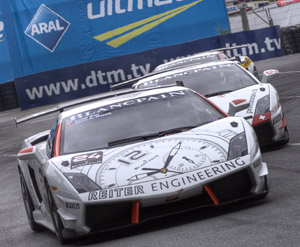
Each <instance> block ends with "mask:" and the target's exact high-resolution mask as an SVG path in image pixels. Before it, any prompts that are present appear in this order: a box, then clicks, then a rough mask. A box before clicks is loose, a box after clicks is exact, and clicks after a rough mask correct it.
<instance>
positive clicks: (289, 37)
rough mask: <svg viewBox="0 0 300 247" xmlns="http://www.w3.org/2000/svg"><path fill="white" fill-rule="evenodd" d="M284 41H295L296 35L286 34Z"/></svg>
mask: <svg viewBox="0 0 300 247" xmlns="http://www.w3.org/2000/svg"><path fill="white" fill-rule="evenodd" d="M284 39H285V40H293V39H294V35H293V34H292V33H289V34H286V35H284Z"/></svg>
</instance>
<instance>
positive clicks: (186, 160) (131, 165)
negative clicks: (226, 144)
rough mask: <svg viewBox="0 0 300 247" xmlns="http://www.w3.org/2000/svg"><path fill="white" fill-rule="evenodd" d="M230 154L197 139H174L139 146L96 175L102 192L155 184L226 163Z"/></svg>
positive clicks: (108, 163) (116, 157) (112, 161)
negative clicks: (155, 181)
mask: <svg viewBox="0 0 300 247" xmlns="http://www.w3.org/2000/svg"><path fill="white" fill-rule="evenodd" d="M226 159H227V153H226V151H225V150H224V149H223V148H222V147H221V146H220V145H218V144H216V143H214V142H212V141H209V140H205V139H197V138H183V137H178V138H170V139H160V140H152V141H149V142H146V143H141V144H137V145H134V146H131V147H129V148H128V149H125V150H124V151H122V152H120V153H118V154H116V155H114V156H113V157H111V158H110V159H109V160H107V161H106V162H104V163H103V164H102V165H101V166H100V169H99V170H98V172H97V175H96V182H97V183H98V184H99V185H100V186H101V188H102V189H108V188H113V187H118V186H126V185H131V184H137V183H143V182H148V181H154V180H158V179H165V178H168V177H173V176H176V175H178V174H183V173H187V172H191V171H194V170H197V169H200V168H203V167H206V166H211V165H214V164H218V163H220V162H224V161H226Z"/></svg>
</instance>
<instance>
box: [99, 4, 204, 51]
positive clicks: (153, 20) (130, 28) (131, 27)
mask: <svg viewBox="0 0 300 247" xmlns="http://www.w3.org/2000/svg"><path fill="white" fill-rule="evenodd" d="M201 1H202V0H197V1H195V2H193V3H190V4H187V5H184V6H181V7H179V8H176V9H173V10H169V11H167V12H165V13H162V14H158V15H154V16H152V17H149V18H147V19H144V20H141V21H137V22H134V23H131V24H128V25H126V26H123V27H120V28H117V29H115V30H112V31H108V32H106V33H103V34H100V35H97V36H95V37H94V38H95V39H96V40H98V41H105V40H108V39H111V38H114V37H117V36H119V35H120V36H119V37H117V38H114V39H112V40H110V41H108V42H106V44H107V45H109V46H112V47H114V48H116V47H119V46H120V45H122V44H124V43H126V42H128V41H130V40H131V39H133V38H135V37H137V36H139V35H141V34H143V33H144V32H147V31H149V30H151V29H152V28H154V27H156V26H158V25H159V24H161V23H163V22H165V21H167V20H168V19H170V18H172V17H174V16H176V15H178V14H180V13H181V12H184V11H186V10H188V9H189V8H191V7H193V6H194V5H196V4H198V3H199V2H201ZM102 3H103V5H104V2H102ZM124 33H125V34H124Z"/></svg>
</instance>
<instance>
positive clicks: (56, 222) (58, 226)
mask: <svg viewBox="0 0 300 247" xmlns="http://www.w3.org/2000/svg"><path fill="white" fill-rule="evenodd" d="M47 196H48V202H49V209H50V214H51V218H52V222H53V226H54V229H55V234H56V237H57V239H58V240H59V241H60V242H61V243H62V244H66V243H68V239H66V238H64V236H63V229H64V226H63V223H62V221H61V218H60V216H59V214H58V212H57V207H56V204H55V201H54V199H53V196H52V193H51V191H50V188H49V186H47Z"/></svg>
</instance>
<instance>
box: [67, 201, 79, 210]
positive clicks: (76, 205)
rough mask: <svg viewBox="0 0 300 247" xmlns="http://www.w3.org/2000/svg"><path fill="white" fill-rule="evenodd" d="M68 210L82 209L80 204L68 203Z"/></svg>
mask: <svg viewBox="0 0 300 247" xmlns="http://www.w3.org/2000/svg"><path fill="white" fill-rule="evenodd" d="M66 208H68V209H80V205H79V203H70V202H66Z"/></svg>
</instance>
